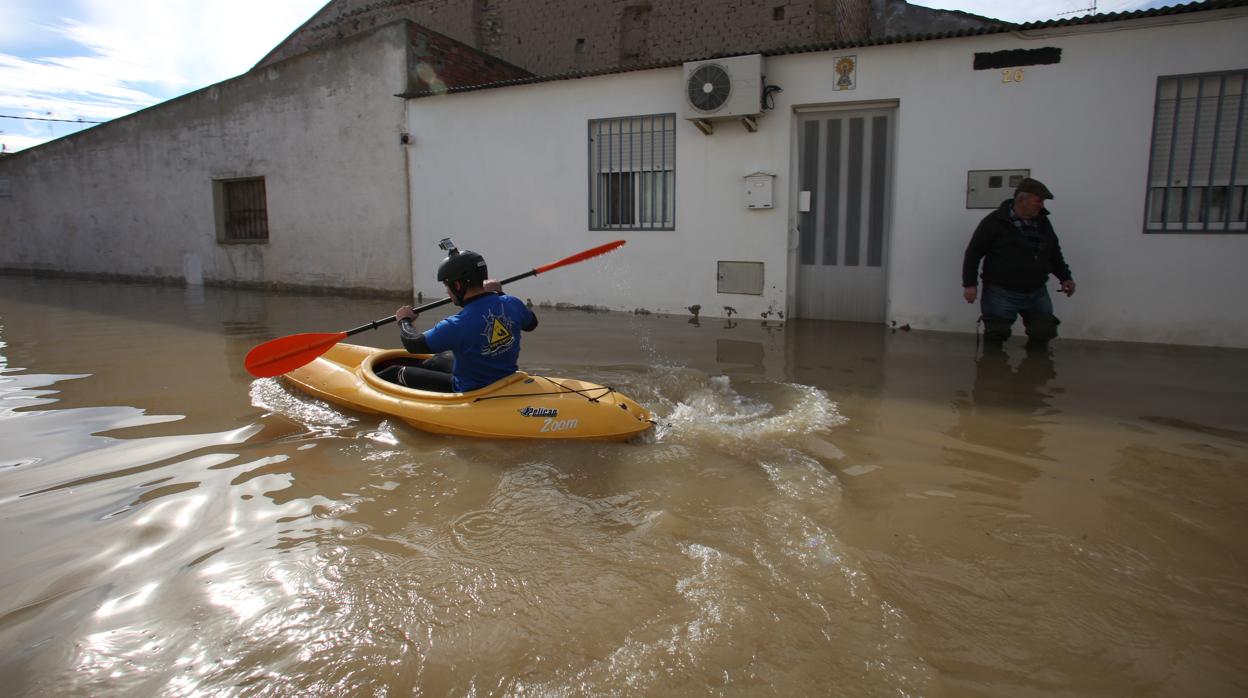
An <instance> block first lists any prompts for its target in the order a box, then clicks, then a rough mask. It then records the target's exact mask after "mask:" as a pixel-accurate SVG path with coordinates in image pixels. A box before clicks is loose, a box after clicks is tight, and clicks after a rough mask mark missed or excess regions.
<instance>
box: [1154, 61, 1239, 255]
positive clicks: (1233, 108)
mask: <svg viewBox="0 0 1248 698" xmlns="http://www.w3.org/2000/svg"><path fill="white" fill-rule="evenodd" d="M1246 81H1248V71H1244V70H1240V71H1234V72H1225V73H1208V74H1203V75H1180V76H1172V77H1163V78H1160V79H1159V80H1158V81H1157V100H1156V106H1155V107H1154V110H1153V147H1152V152H1151V154H1150V156H1149V166H1148V204H1147V211H1146V216H1145V224H1144V232H1146V233H1168V232H1220V233H1221V232H1236V233H1243V232H1245V203H1246V202H1245V197H1246V196H1248V129H1246V128H1245V123H1248V105H1245V103H1244V93H1245V92H1246V91H1248V90H1245V82H1246Z"/></svg>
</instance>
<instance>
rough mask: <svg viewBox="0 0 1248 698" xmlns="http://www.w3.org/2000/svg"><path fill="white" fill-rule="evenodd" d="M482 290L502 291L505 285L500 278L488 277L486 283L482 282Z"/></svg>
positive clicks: (488, 291)
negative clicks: (499, 280) (500, 281)
mask: <svg viewBox="0 0 1248 698" xmlns="http://www.w3.org/2000/svg"><path fill="white" fill-rule="evenodd" d="M481 290H483V291H485V292H486V293H502V292H503V285H502V284H500V283H499V282H498V279H486V280H485V283H483V284H481Z"/></svg>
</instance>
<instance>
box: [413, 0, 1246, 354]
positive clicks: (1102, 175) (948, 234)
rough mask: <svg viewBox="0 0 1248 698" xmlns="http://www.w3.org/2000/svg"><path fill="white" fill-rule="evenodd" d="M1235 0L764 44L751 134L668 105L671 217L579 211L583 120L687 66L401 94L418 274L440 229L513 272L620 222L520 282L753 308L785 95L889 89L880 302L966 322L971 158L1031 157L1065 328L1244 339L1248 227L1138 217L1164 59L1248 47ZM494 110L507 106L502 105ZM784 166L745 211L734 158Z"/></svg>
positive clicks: (421, 285)
mask: <svg viewBox="0 0 1248 698" xmlns="http://www.w3.org/2000/svg"><path fill="white" fill-rule="evenodd" d="M1245 35H1248V18H1246V17H1245V12H1244V11H1243V10H1229V11H1214V12H1201V13H1192V14H1186V15H1180V16H1177V17H1169V18H1146V19H1140V20H1133V21H1130V22H1118V23H1112V24H1103V25H1090V26H1081V27H1065V28H1061V29H1053V30H1047V31H1043V32H1030V33H1026V34H1001V35H991V36H984V37H975V38H967V39H955V40H944V41H931V42H923V43H910V44H898V45H890V46H877V47H867V48H858V49H853V50H848V51H843V52H825V53H808V54H799V55H791V56H780V57H772V58H769V59H768V60H767V67H766V72H767V75H768V82H769V83H774V84H778V85H780V86H781V87H783V89H784V92H782V93H780V94H779V95H778V96H777V97H778V99H777V103H776V109H775V110H774V111H773V112H770V113H769V114H768V115H767V116H765V117H764V118H763V119H762V121H761V128H760V130H759V131H758V132H757V133H747V132H745V131H744V130H743V129H741V128H740V127H739V126H737V125H736V124H732V123H726V124H721V125H720V127H719V128H718V129H717V130H716V132H715V133H714V134H713V135H712V136H709V137H707V136H703V135H702V134H701V133H699V132H698V131H697V130H696V129H695V128H694V127H693V126H692V125H690V124H689V123H687V122H684V121H680V120H678V123H677V183H676V196H677V207H676V230H675V231H666V232H664V231H637V232H626V233H620V234H618V235H612V234H611V233H601V232H590V231H589V230H588V225H587V211H586V209H587V201H586V200H587V196H588V194H587V177H588V172H587V167H588V166H587V150H586V149H587V144H586V142H587V121H588V120H589V119H593V118H603V117H617V116H629V115H638V114H649V113H662V112H674V113H677V114H679V113H680V109H681V99H682V95H681V71H680V70H679V69H678V68H672V69H661V70H650V71H642V72H635V73H628V74H621V75H608V76H602V77H598V78H588V79H581V80H575V81H565V82H550V83H542V84H535V85H526V86H518V87H510V88H503V89H496V90H487V91H480V92H472V93H464V94H456V95H450V96H444V97H437V98H425V99H417V100H413V101H412V103H411V108H410V128H411V130H412V132H413V133H414V134H415V136H416V138H417V147H416V148H415V149H414V150H413V159H412V170H411V173H412V206H413V209H414V210H415V211H419V212H421V216H420V218H419V220H417V221H415V222H414V224H413V231H412V242H413V245H414V246H415V251H414V254H415V259H416V260H417V266H416V286H417V288H418V289H421V290H423V291H424V292H425V293H426V294H437V293H438V289H437V288H436V284H435V283H433V282H432V278H431V277H432V275H433V270H434V268H435V267H436V263H437V257H438V253H437V250H436V246H435V245H436V240H437V239H438V238H439V237H443V236H446V235H452V236H454V237H455V239H456V241H457V242H458V243H459V244H460V246H461V247H468V248H471V249H476V250H477V251H479V252H482V253H483V254H485V255H486V257H487V259H488V260H489V261H490V262H491V271H492V272H494V275H496V276H505V275H509V274H512V273H516V271H521V270H523V269H525V268H528V267H531V266H536V265H538V264H542V263H545V262H547V261H551V260H554V259H558V258H559V257H562V256H563V255H565V254H570V253H572V252H575V251H578V250H580V249H584V248H587V247H589V246H591V245H594V244H599V243H601V242H605V241H607V240H609V239H612V238H614V237H625V238H626V239H628V245H627V246H626V247H625V248H624V249H623V250H622V251H620V252H617V253H615V254H614V255H612V256H611V257H608V258H604V259H602V260H599V261H596V262H588V263H585V264H582V265H579V266H578V267H576V268H569V269H566V270H559V271H556V272H552V273H551V274H549V275H548V276H547V277H539V278H538V279H534V280H526V281H524V282H522V283H523V284H525V285H524V286H523V287H520V286H517V287H515V288H513V289H511V290H512V292H514V293H515V294H516V295H519V296H522V297H529V298H532V299H533V300H534V301H535V302H540V301H551V302H570V303H579V304H592V305H601V306H605V307H610V308H612V309H618V310H632V309H635V308H644V309H647V310H649V311H653V312H668V313H685V312H687V311H686V310H685V308H686V307H687V306H690V305H693V304H698V305H700V306H701V307H702V310H701V312H702V314H703V315H722V314H726V312H725V311H724V310H723V309H724V307H725V306H730V307H732V308H734V309H735V310H736V312H737V313H738V314H740V315H741V316H742V317H758V316H759V315H761V314H762V313H765V312H768V311H773V310H775V309H777V308H778V309H786V308H789V307H792V305H793V303H792V298H791V296H790V294H791V276H790V272H789V269H790V268H791V266H792V264H793V263H794V258H793V256H792V252H791V250H793V249H795V248H796V240H795V236H794V235H793V234H791V232H790V231H791V230H792V228H793V225H792V224H793V212H792V211H793V208H794V199H795V194H794V192H793V191H792V189H791V186H790V185H791V182H792V181H793V161H792V157H791V150H792V135H793V128H794V123H795V120H796V117H795V109H797V108H816V107H825V106H826V107H837V106H850V105H855V104H878V103H892V104H896V105H898V112H897V114H898V119H897V127H896V136H897V140H896V144H897V151H896V153H895V157H894V168H895V172H896V173H897V174H896V180H895V185H894V196H893V199H892V201H891V208H892V221H893V228H892V233H891V240H890V244H889V246H888V248H887V251H886V261H887V265H888V274H889V284H888V287H889V298H888V311H887V316H888V318H889V319H890V320H894V321H896V322H897V323H898V324H899V325H900V324H906V323H908V324H910V325H911V326H912V327H914V328H916V329H934V330H952V331H965V332H972V331H974V329H975V318H976V317H977V316H978V308H977V307H975V306H970V305H967V304H966V303H965V302H964V301H963V300H962V297H961V281H960V269H961V259H962V253H963V250H964V249H965V245H966V242H967V240H968V239H969V237H970V234H971V231H972V230H973V229H974V227H975V225H976V224H977V222H978V221H979V219H980V218H982V217H983V215H984V214H985V213H986V211H984V210H972V209H967V208H966V207H965V203H966V176H967V171H968V170H979V169H996V168H1030V169H1031V171H1032V174H1033V176H1035V177H1037V178H1039V179H1041V180H1043V181H1044V182H1046V183H1047V184H1048V185H1049V187H1050V188H1051V189H1052V190H1053V191H1054V192H1055V193H1056V195H1057V199H1056V200H1055V201H1053V202H1050V203H1051V206H1050V209H1051V211H1052V213H1053V217H1052V220H1053V223H1054V225H1055V227H1056V229H1057V231H1058V234H1059V236H1060V237H1061V240H1062V245H1063V248H1064V250H1065V253H1066V257H1067V260H1068V262H1069V263H1070V265H1071V267H1072V269H1073V271H1074V276H1075V279H1076V280H1077V281H1078V282H1079V291H1078V293H1077V294H1076V295H1075V297H1074V298H1072V299H1066V298H1065V297H1064V296H1060V297H1059V298H1057V299H1055V303H1056V306H1057V309H1056V310H1057V314H1058V315H1059V316H1060V317H1061V318H1062V319H1063V325H1062V333H1063V336H1066V337H1082V338H1090V339H1118V340H1134V341H1154V342H1167V343H1178V344H1204V345H1221V346H1237V347H1248V308H1246V307H1245V306H1244V305H1243V304H1241V303H1235V302H1231V299H1239V298H1243V297H1248V275H1245V274H1244V273H1243V272H1242V267H1243V263H1244V260H1245V259H1248V235H1242V234H1240V235H1236V234H1207V235H1206V234H1191V233H1188V234H1167V235H1157V234H1150V235H1145V234H1143V233H1142V229H1143V214H1144V197H1145V193H1146V192H1145V181H1146V177H1145V172H1146V169H1147V164H1148V151H1149V145H1150V135H1151V128H1152V110H1153V99H1154V92H1155V86H1156V80H1157V78H1158V76H1161V75H1176V74H1187V73H1199V72H1206V71H1217V70H1236V69H1245V68H1248V48H1246V46H1248V44H1244V42H1243V41H1242V37H1243V36H1245ZM1043 46H1054V47H1059V48H1061V49H1062V61H1061V62H1060V63H1058V64H1055V65H1047V66H1032V67H1028V68H1025V69H1024V73H1025V78H1024V80H1023V81H1022V82H1009V83H1005V82H1002V75H1001V72H1000V71H975V70H973V69H972V59H973V54H974V53H976V52H980V51H997V50H1005V49H1014V48H1036V47H1043ZM846 54H854V55H857V57H858V87H857V89H856V90H854V91H850V92H834V91H833V90H832V89H831V88H832V84H833V79H834V75H835V73H834V72H833V70H832V65H833V61H834V60H835V58H837V57H838V56H841V55H846ZM500 115H503V116H502V118H500ZM756 170H769V171H772V172H777V173H779V177H778V178H777V181H776V185H777V191H776V195H777V204H778V205H777V208H776V209H774V210H771V211H750V210H746V209H745V208H744V207H743V206H742V204H741V203H740V201H741V177H742V176H743V175H746V174H749V173H751V172H754V171H756ZM716 260H734V261H761V262H763V263H764V264H765V274H766V280H765V293H764V294H763V295H762V296H743V295H725V294H718V293H716V277H715V273H716V265H715V263H716Z"/></svg>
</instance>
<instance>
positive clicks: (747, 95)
mask: <svg viewBox="0 0 1248 698" xmlns="http://www.w3.org/2000/svg"><path fill="white" fill-rule="evenodd" d="M762 103H763V57H762V56H761V55H759V54H757V53H756V54H753V55H750V56H734V57H732V58H716V59H712V60H709V61H697V62H695V63H686V64H685V97H684V113H683V116H684V118H686V119H688V120H690V121H693V122H694V123H696V124H697V125H698V127H699V128H701V129H702V131H703V132H705V133H710V132H711V128H712V127H711V122H713V121H717V120H721V119H741V121H742V123H744V124H745V126H746V128H748V129H749V130H751V131H753V130H755V129H756V128H757V122H756V121H755V118H756V117H757V116H758V115H759V114H760V113H762V111H763V107H762Z"/></svg>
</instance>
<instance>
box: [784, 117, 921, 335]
mask: <svg viewBox="0 0 1248 698" xmlns="http://www.w3.org/2000/svg"><path fill="white" fill-rule="evenodd" d="M869 109H888V110H892V112H893V118H892V119H890V120H889V138H890V140H891V142H892V147H891V148H890V149H889V152H888V156H887V157H886V158H885V160H886V164H885V167H886V171H885V175H884V176H885V178H886V180H887V182H888V186H889V197H888V199H887V200H886V202H885V206H884V238H885V239H884V248H883V251H884V267H885V268H884V321H885V322H887V320H888V316H889V314H890V305H889V302H890V295H891V291H892V287H893V282H892V277H893V267H892V257H893V238H894V237H895V236H894V235H893V209H894V208H895V203H896V202H895V199H896V195H897V187H896V183H897V179H896V172H897V154H898V152H900V143H899V142H898V140H897V133H898V131H899V124H898V122H899V121H900V119H901V100H900V99H870V100H862V101H856V102H825V103H814V104H802V105H795V106H794V107H793V110H792V113H791V114H789V181H790V182H792V186H790V187H789V220H788V221H787V225H788V235H787V240H788V242H787V250H786V252H787V255H786V257H787V260H786V266H787V269H786V278H787V282H786V284H785V288H786V289H787V291H786V293H785V299H784V305H785V308H784V313H785V317H788V318H794V319H800V318H797V314H796V313H797V290H798V273H799V266H800V264H799V254H798V253H799V246H800V243H801V235H800V233H799V232H798V229H797V225H798V220H799V216H800V215H801V213H799V212H798V210H797V206H798V195H799V192H800V191H801V189H800V187H799V186H798V180H799V179H800V174H801V173H800V171H799V170H800V165H801V151H800V150H799V148H798V144H797V141H798V138H799V137H800V135H801V133H800V131H801V127H800V121H801V117H803V116H808V115H811V114H829V115H831V114H837V113H844V112H855V111H866V110H869Z"/></svg>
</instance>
